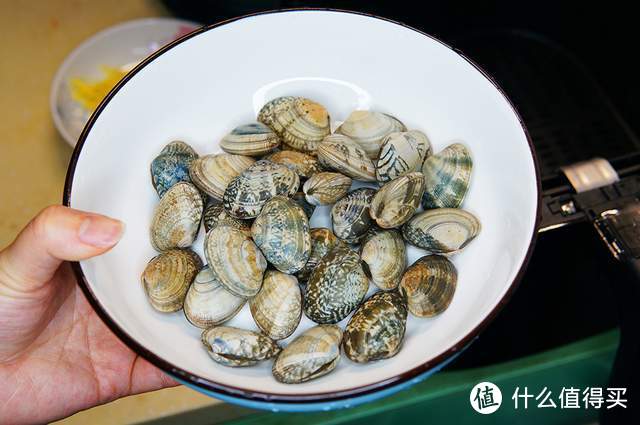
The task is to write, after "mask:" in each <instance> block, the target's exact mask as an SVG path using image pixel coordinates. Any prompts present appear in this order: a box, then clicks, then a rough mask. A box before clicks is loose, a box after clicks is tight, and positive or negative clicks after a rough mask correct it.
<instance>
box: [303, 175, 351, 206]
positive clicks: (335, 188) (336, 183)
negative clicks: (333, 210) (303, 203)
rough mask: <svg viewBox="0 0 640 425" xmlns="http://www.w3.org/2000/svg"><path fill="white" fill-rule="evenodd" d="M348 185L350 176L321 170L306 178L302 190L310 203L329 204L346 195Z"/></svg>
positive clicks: (349, 185)
mask: <svg viewBox="0 0 640 425" xmlns="http://www.w3.org/2000/svg"><path fill="white" fill-rule="evenodd" d="M350 187H351V178H349V177H347V176H345V175H343V174H340V173H331V172H323V173H317V174H315V175H313V176H312V177H311V178H310V179H309V180H307V181H306V182H305V183H304V185H303V186H302V190H303V191H304V193H305V197H306V199H307V201H308V202H309V203H310V204H312V205H330V204H335V203H336V202H337V201H338V200H339V199H340V198H342V197H343V196H344V195H346V194H347V192H348V191H349V188H350Z"/></svg>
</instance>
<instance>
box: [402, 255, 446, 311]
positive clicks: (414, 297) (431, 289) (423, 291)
mask: <svg viewBox="0 0 640 425" xmlns="http://www.w3.org/2000/svg"><path fill="white" fill-rule="evenodd" d="M457 281H458V272H457V270H456V267H455V266H454V265H453V263H452V262H451V261H449V260H448V259H447V258H446V257H443V256H441V255H427V256H424V257H422V258H420V259H418V260H417V261H416V262H415V263H414V264H413V265H412V266H410V267H409V268H408V269H407V271H406V272H405V274H404V276H403V277H402V281H401V282H400V293H401V294H402V295H403V296H404V297H405V299H406V300H407V307H408V308H409V311H410V312H411V314H413V315H415V316H418V317H432V316H435V315H437V314H440V313H442V312H443V311H444V310H446V308H447V307H449V304H451V300H452V299H453V294H454V293H455V291H456V284H457Z"/></svg>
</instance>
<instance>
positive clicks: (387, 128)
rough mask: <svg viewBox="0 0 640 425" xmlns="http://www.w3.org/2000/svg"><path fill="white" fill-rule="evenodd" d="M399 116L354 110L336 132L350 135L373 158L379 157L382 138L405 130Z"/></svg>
mask: <svg viewBox="0 0 640 425" xmlns="http://www.w3.org/2000/svg"><path fill="white" fill-rule="evenodd" d="M405 130H406V127H405V126H404V124H402V123H401V122H400V121H398V119H397V118H395V117H392V116H391V115H388V114H383V113H382V112H376V111H353V112H352V113H351V115H349V117H347V119H346V120H345V122H343V123H342V125H341V126H340V127H338V128H337V129H336V133H338V134H344V135H345V136H349V137H350V138H351V139H353V141H355V142H356V143H357V144H358V145H360V146H361V147H362V149H364V151H365V152H366V154H367V156H368V157H369V158H371V159H376V158H378V153H379V152H380V146H381V145H382V140H383V139H384V138H385V137H386V136H388V135H389V134H391V133H395V132H398V131H405Z"/></svg>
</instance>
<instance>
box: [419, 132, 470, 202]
mask: <svg viewBox="0 0 640 425" xmlns="http://www.w3.org/2000/svg"><path fill="white" fill-rule="evenodd" d="M472 168H473V159H472V158H471V152H470V151H469V149H468V148H467V147H466V146H465V145H463V144H462V143H453V144H451V145H449V146H447V147H446V148H444V149H443V150H442V151H441V152H439V153H437V154H435V155H432V156H430V157H429V158H427V160H426V161H425V162H424V165H423V166H422V173H423V174H424V181H425V191H424V196H423V198H422V207H423V208H424V209H425V210H426V209H430V208H459V207H460V206H461V205H462V201H464V197H465V195H466V194H467V190H468V189H469V180H470V179H471V170H472Z"/></svg>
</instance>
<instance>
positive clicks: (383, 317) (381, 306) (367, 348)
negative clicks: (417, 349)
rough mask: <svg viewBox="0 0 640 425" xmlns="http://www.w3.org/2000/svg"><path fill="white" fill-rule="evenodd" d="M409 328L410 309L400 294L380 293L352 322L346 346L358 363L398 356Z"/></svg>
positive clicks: (349, 325)
mask: <svg viewBox="0 0 640 425" xmlns="http://www.w3.org/2000/svg"><path fill="white" fill-rule="evenodd" d="M406 328H407V306H406V304H405V300H404V298H403V297H402V295H400V294H399V293H398V292H397V291H391V292H377V293H375V294H373V295H372V296H371V297H370V298H369V299H367V300H366V301H365V302H364V303H363V304H362V305H361V306H360V307H358V309H357V310H356V312H355V313H353V316H352V317H351V320H349V323H348V324H347V327H346V328H345V330H344V335H343V338H342V347H343V349H344V353H345V355H346V356H347V357H348V358H349V359H351V360H353V361H354V362H358V363H366V362H370V361H375V360H381V359H388V358H389V357H393V356H395V355H396V354H397V353H398V351H400V347H402V341H403V339H404V334H405V330H406Z"/></svg>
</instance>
